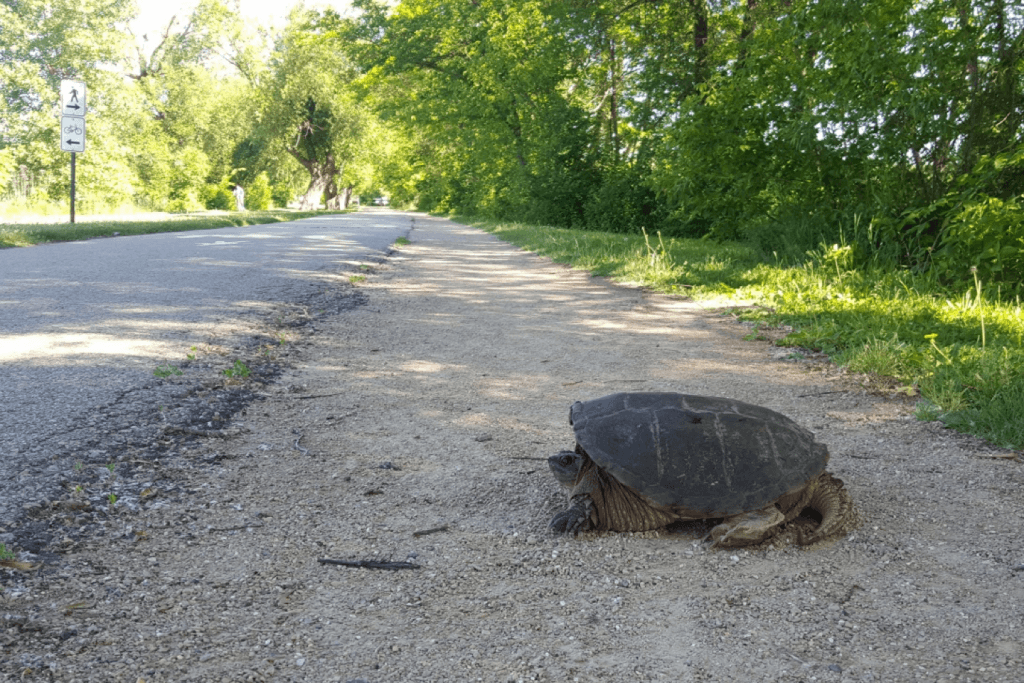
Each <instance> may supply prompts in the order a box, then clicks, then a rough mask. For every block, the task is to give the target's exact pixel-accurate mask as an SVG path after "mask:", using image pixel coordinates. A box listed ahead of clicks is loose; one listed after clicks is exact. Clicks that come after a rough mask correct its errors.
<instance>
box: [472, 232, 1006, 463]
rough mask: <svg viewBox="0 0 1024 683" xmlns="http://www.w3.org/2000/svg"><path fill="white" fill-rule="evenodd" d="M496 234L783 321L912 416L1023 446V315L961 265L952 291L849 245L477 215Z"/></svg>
mask: <svg viewBox="0 0 1024 683" xmlns="http://www.w3.org/2000/svg"><path fill="white" fill-rule="evenodd" d="M476 225H478V226H479V227H481V228H483V229H485V230H488V231H490V232H492V233H494V234H495V235H497V236H498V237H500V238H502V239H504V240H506V241H509V242H511V243H513V244H516V245H518V246H520V247H522V248H524V249H528V250H530V251H534V252H536V253H539V254H543V255H545V256H549V257H551V258H552V259H554V260H555V261H558V262H560V263H566V264H569V265H572V266H573V267H576V268H582V269H586V270H588V271H590V272H592V273H594V274H598V275H606V276H610V277H613V278H615V279H618V280H622V281H629V282H634V283H637V284H640V285H643V286H645V287H650V288H652V289H656V290H659V291H663V292H671V293H685V294H686V295H688V296H690V297H693V298H694V299H697V300H709V299H724V302H723V303H724V304H725V305H728V303H729V302H733V303H739V302H743V303H753V304H755V306H754V307H752V308H749V309H744V311H743V312H742V313H741V315H742V316H743V317H746V318H748V319H754V320H759V321H764V322H766V323H770V324H787V325H791V326H793V328H794V332H793V333H792V334H790V335H789V336H788V337H786V338H785V339H784V340H782V341H781V342H780V343H782V344H785V345H794V346H803V347H809V348H813V349H816V350H821V351H824V352H826V353H828V354H829V355H830V356H831V358H832V360H833V361H834V362H835V363H837V364H839V365H843V366H847V367H849V368H850V369H851V370H854V371H857V372H867V373H875V374H879V375H884V376H888V377H893V378H895V379H897V380H899V382H900V383H901V384H902V385H903V387H904V390H905V391H906V392H907V393H910V394H920V396H921V398H922V400H921V401H920V403H919V406H918V416H919V417H920V418H922V419H940V420H942V421H943V422H944V423H945V424H946V425H947V426H949V427H953V428H955V429H958V430H961V431H964V432H968V433H971V434H976V435H978V436H981V437H984V438H986V439H989V440H990V441H992V442H993V443H995V444H996V445H999V446H1003V447H1007V448H1015V449H1022V448H1024V317H1022V315H1021V303H1020V301H1019V300H1018V299H1014V300H1010V301H1007V300H1003V298H1002V297H1001V294H1000V292H998V291H996V292H992V291H989V290H987V289H986V288H985V284H984V283H983V282H981V281H980V280H978V279H977V276H976V274H974V273H970V272H969V271H967V270H966V269H965V273H964V278H965V280H964V281H965V282H971V279H972V278H973V282H972V283H971V284H970V285H968V286H964V287H963V288H962V289H961V290H956V289H950V288H948V287H944V286H942V285H941V284H940V283H939V282H937V281H936V280H935V279H934V278H932V277H930V276H929V275H927V274H915V273H911V272H909V271H902V270H895V269H893V268H892V267H889V266H886V265H883V264H880V263H874V264H868V265H863V264H860V265H858V264H857V263H856V262H855V255H854V253H853V250H852V248H850V247H847V246H843V245H832V246H824V245H823V246H821V247H819V248H818V249H817V250H814V251H812V252H809V253H808V254H807V255H806V258H805V259H803V261H802V262H800V263H797V264H792V263H787V262H784V261H783V260H782V259H779V258H777V257H776V258H774V259H773V261H774V262H772V263H765V262H764V261H763V259H762V258H760V256H759V252H758V251H757V250H756V249H754V248H753V247H750V246H746V245H743V244H739V243H728V242H727V243H715V242H712V241H708V240H695V239H681V238H662V237H661V236H660V235H623V234H617V233H600V232H588V231H575V230H568V229H560V228H549V227H538V226H529V225H522V224H509V223H476Z"/></svg>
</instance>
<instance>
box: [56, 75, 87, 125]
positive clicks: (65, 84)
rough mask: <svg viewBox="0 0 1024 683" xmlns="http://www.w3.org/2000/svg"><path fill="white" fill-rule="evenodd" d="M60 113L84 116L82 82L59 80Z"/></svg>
mask: <svg viewBox="0 0 1024 683" xmlns="http://www.w3.org/2000/svg"><path fill="white" fill-rule="evenodd" d="M60 113H61V115H63V116H85V83H84V82H82V81H61V82H60Z"/></svg>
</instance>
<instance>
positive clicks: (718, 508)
mask: <svg viewBox="0 0 1024 683" xmlns="http://www.w3.org/2000/svg"><path fill="white" fill-rule="evenodd" d="M569 422H570V424H571V425H572V427H573V430H574V431H575V433H576V442H577V443H578V444H579V447H581V448H582V449H583V451H584V452H585V453H586V454H587V455H588V456H590V458H591V460H593V461H594V463H595V464H596V465H597V466H598V467H600V468H602V469H603V470H605V471H606V472H608V473H609V474H610V475H612V476H613V477H615V478H616V479H618V480H619V481H620V482H622V483H623V484H625V485H626V486H629V487H630V488H633V489H635V490H636V491H637V492H639V493H641V494H642V495H644V496H646V497H647V498H649V499H651V500H653V501H654V502H655V503H658V504H661V505H671V506H675V507H681V508H686V509H687V510H689V511H692V512H697V513H700V514H701V516H704V517H727V516H729V515H735V514H739V513H741V512H749V511H751V510H757V509H760V508H763V507H764V506H766V505H768V504H770V503H772V502H774V501H775V500H777V499H778V498H779V497H780V496H782V495H783V494H785V493H787V492H791V491H795V490H798V489H800V488H801V487H802V486H803V485H804V484H805V483H807V482H808V481H809V480H810V479H811V478H812V477H815V476H817V475H818V474H820V473H821V472H822V471H823V470H824V469H825V465H826V464H827V463H828V449H826V448H825V446H824V445H823V444H821V443H818V442H816V441H815V440H814V435H813V434H812V433H811V432H810V431H808V430H806V429H804V428H803V427H801V426H800V425H798V424H796V423H795V422H793V421H792V420H790V419H789V418H788V417H786V416H785V415H781V414H780V413H777V412H775V411H774V410H768V409H767V408H762V407H760V406H755V405H751V404H749V403H743V402H742V401H734V400H731V399H727V398H713V397H708V396H690V395H686V394H676V393H658V392H651V393H620V394H611V395H609V396H604V397H602V398H597V399H594V400H592V401H577V402H576V403H574V404H573V406H572V408H571V410H570V416H569Z"/></svg>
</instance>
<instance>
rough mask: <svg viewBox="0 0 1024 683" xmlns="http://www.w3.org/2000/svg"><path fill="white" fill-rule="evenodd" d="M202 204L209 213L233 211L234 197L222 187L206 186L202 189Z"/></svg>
mask: <svg viewBox="0 0 1024 683" xmlns="http://www.w3.org/2000/svg"><path fill="white" fill-rule="evenodd" d="M203 204H204V205H205V206H206V208H207V209H210V210H211V211H234V210H235V206H236V205H235V195H233V194H231V190H229V189H228V188H227V187H226V186H224V185H207V186H206V187H205V188H203Z"/></svg>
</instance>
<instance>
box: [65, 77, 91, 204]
mask: <svg viewBox="0 0 1024 683" xmlns="http://www.w3.org/2000/svg"><path fill="white" fill-rule="evenodd" d="M85 111H86V110H85V83H83V82H82V81H68V80H64V81H61V82H60V148H61V150H62V151H64V152H71V222H72V223H74V222H75V154H77V153H78V152H84V151H85Z"/></svg>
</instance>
